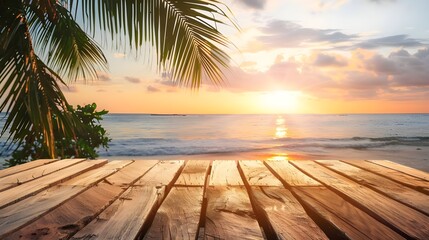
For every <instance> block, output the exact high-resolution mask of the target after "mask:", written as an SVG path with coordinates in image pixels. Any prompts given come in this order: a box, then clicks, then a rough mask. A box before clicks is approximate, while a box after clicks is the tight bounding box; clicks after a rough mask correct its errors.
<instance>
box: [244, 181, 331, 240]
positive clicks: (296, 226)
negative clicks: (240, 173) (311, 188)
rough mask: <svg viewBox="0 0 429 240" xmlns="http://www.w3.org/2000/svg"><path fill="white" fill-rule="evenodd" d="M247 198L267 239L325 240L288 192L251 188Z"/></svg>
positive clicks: (282, 189) (274, 188) (276, 189)
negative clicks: (249, 197)
mask: <svg viewBox="0 0 429 240" xmlns="http://www.w3.org/2000/svg"><path fill="white" fill-rule="evenodd" d="M251 197H252V199H253V205H254V207H255V209H256V212H257V214H258V217H261V219H259V222H260V223H261V225H262V226H263V227H264V230H265V235H266V237H267V238H268V239H275V238H277V239H328V238H327V237H326V235H325V233H324V232H323V231H322V230H321V229H320V228H319V227H318V226H317V225H316V223H314V221H313V220H312V219H311V218H310V217H309V216H308V215H307V213H306V212H305V210H304V208H303V207H302V206H301V204H300V203H299V202H298V200H296V198H295V197H294V196H293V195H292V193H291V192H290V191H289V190H288V189H285V188H281V187H251Z"/></svg>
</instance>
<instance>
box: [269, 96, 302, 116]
mask: <svg viewBox="0 0 429 240" xmlns="http://www.w3.org/2000/svg"><path fill="white" fill-rule="evenodd" d="M300 95H301V93H300V92H294V91H274V92H266V93H263V94H262V95H261V103H262V107H263V108H264V110H265V111H267V112H271V113H290V112H295V111H296V110H297V109H298V105H299V102H298V99H299V97H300Z"/></svg>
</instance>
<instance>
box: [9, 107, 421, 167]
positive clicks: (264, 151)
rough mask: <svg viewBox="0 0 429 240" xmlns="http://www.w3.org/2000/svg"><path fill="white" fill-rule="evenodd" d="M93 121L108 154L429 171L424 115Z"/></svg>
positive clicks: (111, 118) (134, 116)
mask: <svg viewBox="0 0 429 240" xmlns="http://www.w3.org/2000/svg"><path fill="white" fill-rule="evenodd" d="M2 121H4V120H2ZM101 124H102V125H103V126H104V128H105V129H106V130H107V132H108V134H109V137H110V138H111V139H112V141H111V143H110V144H109V149H108V150H107V151H106V150H103V149H100V150H99V154H100V156H101V157H107V158H109V159H115V158H116V159H118V158H135V159H138V158H152V159H169V158H176V159H178V158H180V159H186V158H189V159H193V158H198V159H204V158H207V159H226V158H229V159H231V158H236V159H380V158H383V159H389V160H393V161H397V162H400V163H403V164H408V165H411V166H413V167H417V168H420V169H423V170H426V171H429V160H428V158H429V114H339V115H337V114H322V115H309V114H306V115H286V114H285V115H281V114H280V115H151V114H108V115H106V116H105V118H104V120H103V121H102V122H101ZM0 125H2V122H1V123H0ZM2 141H4V138H3V139H2Z"/></svg>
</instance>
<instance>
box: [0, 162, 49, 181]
mask: <svg viewBox="0 0 429 240" xmlns="http://www.w3.org/2000/svg"><path fill="white" fill-rule="evenodd" d="M55 161H57V160H56V159H39V160H34V161H31V162H28V163H25V164H21V165H17V166H13V167H10V168H6V169H2V170H0V178H2V177H6V176H9V175H12V174H15V173H19V172H23V171H27V170H30V169H33V168H35V167H39V166H43V165H46V164H49V163H52V162H55Z"/></svg>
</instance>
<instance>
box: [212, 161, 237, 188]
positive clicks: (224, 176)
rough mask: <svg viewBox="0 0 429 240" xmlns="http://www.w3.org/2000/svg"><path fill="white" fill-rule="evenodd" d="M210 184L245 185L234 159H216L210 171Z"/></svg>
mask: <svg viewBox="0 0 429 240" xmlns="http://www.w3.org/2000/svg"><path fill="white" fill-rule="evenodd" d="M209 185H210V186H244V183H243V180H242V179H241V177H240V173H239V172H238V168H237V162H236V161H234V160H215V161H213V164H212V170H211V173H210V181H209Z"/></svg>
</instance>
